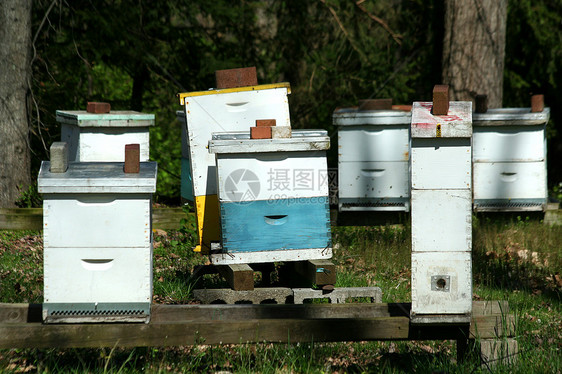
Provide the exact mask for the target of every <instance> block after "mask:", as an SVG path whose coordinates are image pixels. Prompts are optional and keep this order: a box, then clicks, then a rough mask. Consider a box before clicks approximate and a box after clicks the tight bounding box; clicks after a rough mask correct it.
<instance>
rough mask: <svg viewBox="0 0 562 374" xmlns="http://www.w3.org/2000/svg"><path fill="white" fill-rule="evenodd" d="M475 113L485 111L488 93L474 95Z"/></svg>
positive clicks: (486, 109)
mask: <svg viewBox="0 0 562 374" xmlns="http://www.w3.org/2000/svg"><path fill="white" fill-rule="evenodd" d="M474 101H475V104H476V113H486V112H487V111H488V95H476V98H475V100H474Z"/></svg>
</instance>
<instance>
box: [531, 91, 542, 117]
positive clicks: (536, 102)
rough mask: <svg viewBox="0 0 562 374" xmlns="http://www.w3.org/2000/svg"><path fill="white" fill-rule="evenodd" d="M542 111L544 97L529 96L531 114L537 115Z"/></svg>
mask: <svg viewBox="0 0 562 374" xmlns="http://www.w3.org/2000/svg"><path fill="white" fill-rule="evenodd" d="M543 110H544V95H533V96H531V112H533V113H537V112H542V111H543Z"/></svg>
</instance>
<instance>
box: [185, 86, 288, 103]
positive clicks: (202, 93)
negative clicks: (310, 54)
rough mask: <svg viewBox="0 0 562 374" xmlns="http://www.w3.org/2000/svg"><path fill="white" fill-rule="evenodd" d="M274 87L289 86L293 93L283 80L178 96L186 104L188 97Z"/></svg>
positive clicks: (186, 93)
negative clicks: (281, 81)
mask: <svg viewBox="0 0 562 374" xmlns="http://www.w3.org/2000/svg"><path fill="white" fill-rule="evenodd" d="M274 88H287V91H288V93H291V85H290V83H287V82H283V83H272V84H261V85H258V86H246V87H236V88H222V89H216V90H207V91H196V92H185V93H180V94H178V96H179V98H180V104H181V105H184V104H185V98H186V97H193V96H203V95H216V94H223V93H231V92H244V91H257V90H269V89H274Z"/></svg>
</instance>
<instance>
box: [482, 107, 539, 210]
mask: <svg viewBox="0 0 562 374" xmlns="http://www.w3.org/2000/svg"><path fill="white" fill-rule="evenodd" d="M473 116H474V151H473V161H474V165H473V168H474V209H475V210H476V211H533V210H535V211H541V210H544V208H545V207H546V203H547V199H548V189H547V171H546V134H545V130H546V124H547V122H548V119H549V117H550V109H549V108H545V109H544V110H543V111H542V112H536V113H532V112H531V110H530V108H499V109H489V110H488V111H487V112H486V113H474V114H473Z"/></svg>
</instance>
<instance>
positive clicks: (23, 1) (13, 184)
mask: <svg viewBox="0 0 562 374" xmlns="http://www.w3.org/2000/svg"><path fill="white" fill-rule="evenodd" d="M0 40H1V41H2V44H1V45H0V206H1V207H12V206H15V201H16V200H17V198H18V197H19V196H20V194H21V192H22V191H25V190H27V188H28V186H29V184H30V180H31V178H30V146H29V125H28V124H29V122H28V118H29V116H28V93H29V79H30V58H31V0H2V1H0Z"/></svg>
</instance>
